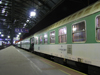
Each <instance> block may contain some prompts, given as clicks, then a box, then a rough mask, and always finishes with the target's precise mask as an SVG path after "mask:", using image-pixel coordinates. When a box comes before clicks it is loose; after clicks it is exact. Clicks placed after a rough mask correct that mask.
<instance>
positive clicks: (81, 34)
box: [72, 21, 85, 42]
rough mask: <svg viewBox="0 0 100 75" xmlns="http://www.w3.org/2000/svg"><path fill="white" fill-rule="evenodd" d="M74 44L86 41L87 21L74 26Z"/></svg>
mask: <svg viewBox="0 0 100 75" xmlns="http://www.w3.org/2000/svg"><path fill="white" fill-rule="evenodd" d="M72 32H73V33H72V36H73V42H82V41H85V21H82V22H80V23H77V24H74V25H72Z"/></svg>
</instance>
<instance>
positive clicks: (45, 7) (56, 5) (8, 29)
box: [0, 0, 97, 38]
mask: <svg viewBox="0 0 100 75" xmlns="http://www.w3.org/2000/svg"><path fill="white" fill-rule="evenodd" d="M96 1H97V0H0V32H1V34H4V37H1V36H0V38H7V36H8V35H9V36H12V37H16V36H17V34H18V33H16V32H15V30H14V29H15V28H23V27H24V28H27V29H29V30H30V31H29V33H26V34H25V33H22V35H21V36H20V37H22V38H25V37H27V36H30V35H32V34H34V33H35V32H37V31H39V30H41V29H43V28H45V27H47V26H49V25H51V24H53V23H55V22H57V21H59V20H60V19H62V18H64V17H66V16H68V15H71V14H73V13H75V12H77V11H78V10H80V9H82V8H84V7H86V6H88V5H90V4H92V3H94V2H96ZM32 10H36V16H35V17H32V18H30V12H31V11H32ZM27 20H29V22H27ZM25 23H26V26H24V24H25Z"/></svg>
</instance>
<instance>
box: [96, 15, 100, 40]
mask: <svg viewBox="0 0 100 75" xmlns="http://www.w3.org/2000/svg"><path fill="white" fill-rule="evenodd" d="M96 33H97V40H100V16H97V17H96Z"/></svg>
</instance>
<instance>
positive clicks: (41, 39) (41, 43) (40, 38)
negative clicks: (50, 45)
mask: <svg viewBox="0 0 100 75" xmlns="http://www.w3.org/2000/svg"><path fill="white" fill-rule="evenodd" d="M39 41H40V42H39V43H40V44H42V36H40V40H39Z"/></svg>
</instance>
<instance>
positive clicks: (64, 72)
mask: <svg viewBox="0 0 100 75" xmlns="http://www.w3.org/2000/svg"><path fill="white" fill-rule="evenodd" d="M59 70H60V71H62V72H64V73H65V74H68V75H71V74H69V73H67V72H65V71H63V70H61V69H59Z"/></svg>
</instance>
